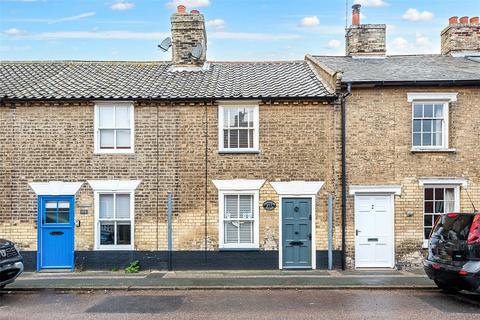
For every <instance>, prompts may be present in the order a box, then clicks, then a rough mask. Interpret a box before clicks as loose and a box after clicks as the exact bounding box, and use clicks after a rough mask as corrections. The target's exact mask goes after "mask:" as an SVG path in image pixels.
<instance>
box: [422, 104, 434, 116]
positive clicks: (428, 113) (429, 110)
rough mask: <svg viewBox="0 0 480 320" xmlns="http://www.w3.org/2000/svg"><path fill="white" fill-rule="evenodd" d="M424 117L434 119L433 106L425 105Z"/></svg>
mask: <svg viewBox="0 0 480 320" xmlns="http://www.w3.org/2000/svg"><path fill="white" fill-rule="evenodd" d="M423 116H424V117H425V118H427V117H428V118H431V117H433V104H425V105H424V106H423Z"/></svg>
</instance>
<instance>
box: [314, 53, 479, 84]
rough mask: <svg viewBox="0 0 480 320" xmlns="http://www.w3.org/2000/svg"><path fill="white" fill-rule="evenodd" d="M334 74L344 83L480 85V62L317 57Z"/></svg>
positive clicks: (433, 58)
mask: <svg viewBox="0 0 480 320" xmlns="http://www.w3.org/2000/svg"><path fill="white" fill-rule="evenodd" d="M314 59H316V60H317V61H319V62H320V63H322V64H324V65H326V66H327V67H329V68H330V69H333V70H334V71H342V72H343V78H342V81H343V82H376V81H382V82H383V81H384V82H409V81H412V82H413V81H431V82H435V81H449V80H455V81H476V80H480V62H477V61H474V60H473V59H467V58H461V57H449V56H441V55H411V56H387V57H385V58H383V59H372V58H368V59H361V58H352V57H342V56H314Z"/></svg>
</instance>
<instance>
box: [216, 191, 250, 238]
mask: <svg viewBox="0 0 480 320" xmlns="http://www.w3.org/2000/svg"><path fill="white" fill-rule="evenodd" d="M224 197H225V198H224V206H225V208H224V210H223V212H224V214H223V225H224V228H223V230H224V243H225V244H252V245H253V244H254V228H255V226H254V222H255V217H254V210H253V208H254V200H253V195H248V194H240V195H238V194H228V195H225V196H224Z"/></svg>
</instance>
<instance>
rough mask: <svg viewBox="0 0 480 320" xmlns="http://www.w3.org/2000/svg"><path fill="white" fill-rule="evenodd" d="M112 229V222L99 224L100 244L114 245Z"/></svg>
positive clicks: (113, 226)
mask: <svg viewBox="0 0 480 320" xmlns="http://www.w3.org/2000/svg"><path fill="white" fill-rule="evenodd" d="M114 228H115V225H114V223H113V222H105V221H102V222H100V244H101V245H111V244H114Z"/></svg>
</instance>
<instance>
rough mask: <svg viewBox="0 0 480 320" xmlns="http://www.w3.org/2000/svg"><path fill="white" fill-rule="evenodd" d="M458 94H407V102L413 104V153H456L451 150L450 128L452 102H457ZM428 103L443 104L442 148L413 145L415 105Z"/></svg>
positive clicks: (411, 126) (411, 125)
mask: <svg viewBox="0 0 480 320" xmlns="http://www.w3.org/2000/svg"><path fill="white" fill-rule="evenodd" d="M457 96H458V93H457V92H409V93H407V101H408V102H410V103H411V108H412V111H411V113H412V118H411V124H410V128H411V142H410V143H411V146H412V148H411V150H412V151H427V152H428V151H455V150H454V149H449V128H450V119H449V115H450V102H456V101H457ZM421 103H428V104H443V113H444V118H443V119H444V123H443V132H442V145H441V146H414V145H413V120H414V119H415V117H414V109H415V108H414V105H415V104H421Z"/></svg>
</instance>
